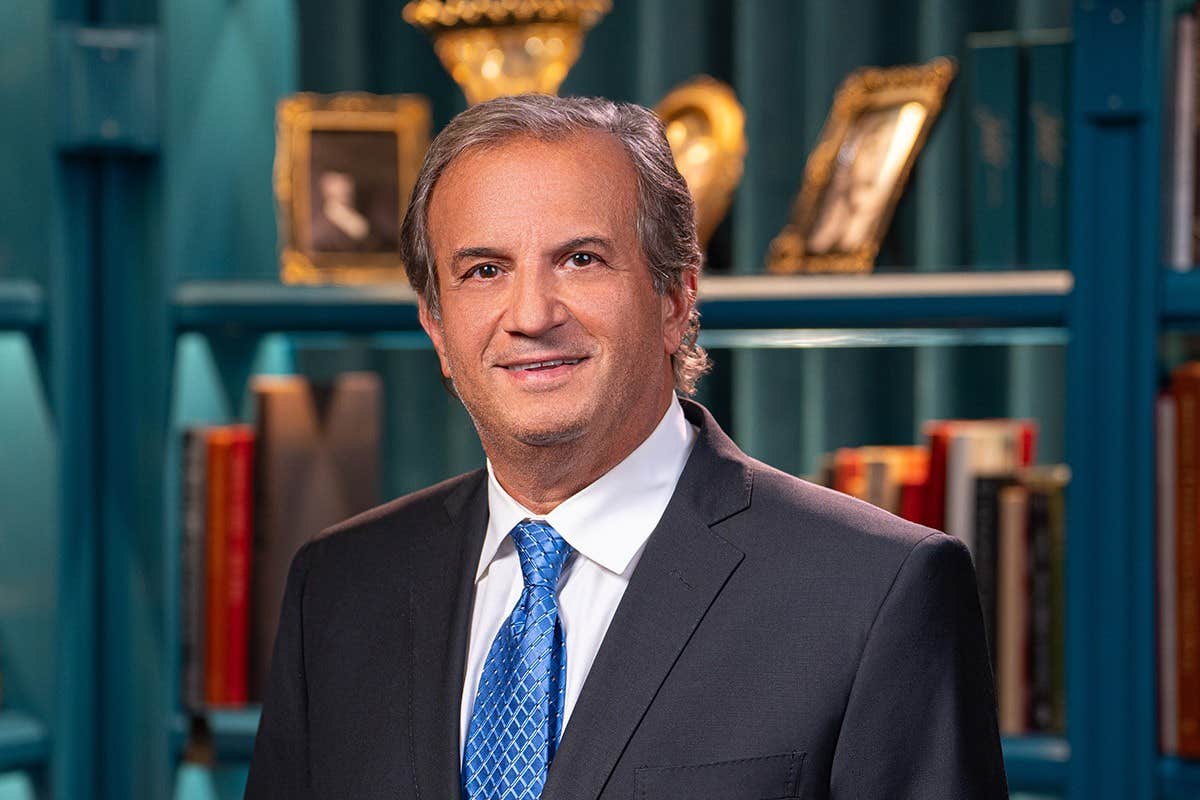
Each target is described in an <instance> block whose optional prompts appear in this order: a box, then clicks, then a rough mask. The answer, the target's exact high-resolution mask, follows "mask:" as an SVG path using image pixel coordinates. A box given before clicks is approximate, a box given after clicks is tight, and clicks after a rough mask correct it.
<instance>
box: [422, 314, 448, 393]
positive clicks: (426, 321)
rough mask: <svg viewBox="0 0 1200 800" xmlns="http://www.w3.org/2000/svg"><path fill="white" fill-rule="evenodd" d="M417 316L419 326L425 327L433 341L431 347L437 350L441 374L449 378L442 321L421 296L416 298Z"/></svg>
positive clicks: (430, 339)
mask: <svg viewBox="0 0 1200 800" xmlns="http://www.w3.org/2000/svg"><path fill="white" fill-rule="evenodd" d="M417 317H418V318H419V319H420V320H421V327H422V328H424V329H425V333H426V335H428V336H429V341H431V342H433V349H434V350H435V351H437V357H438V361H439V362H440V363H441V365H442V376H443V377H446V378H449V377H450V363H449V362H448V361H446V341H445V338H444V337H443V336H442V323H441V322H439V321H438V320H437V319H435V318H434V316H433V312H432V311H430V310H429V306H428V305H426V304H425V299H424V298H422V297H418V298H417Z"/></svg>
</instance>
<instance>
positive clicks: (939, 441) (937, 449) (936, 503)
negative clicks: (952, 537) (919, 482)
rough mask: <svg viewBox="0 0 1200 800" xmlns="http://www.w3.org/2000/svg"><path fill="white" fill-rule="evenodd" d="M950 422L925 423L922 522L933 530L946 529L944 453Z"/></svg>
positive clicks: (946, 448) (948, 440)
mask: <svg viewBox="0 0 1200 800" xmlns="http://www.w3.org/2000/svg"><path fill="white" fill-rule="evenodd" d="M950 427H951V425H950V423H949V422H946V421H944V420H935V421H933V422H929V423H926V425H925V437H926V438H927V439H928V440H929V478H928V480H927V481H926V484H925V492H924V494H925V518H924V519H923V520H922V522H923V523H924V524H925V525H927V526H929V527H930V528H933V529H934V530H938V531H944V530H946V453H947V451H948V449H949V446H950Z"/></svg>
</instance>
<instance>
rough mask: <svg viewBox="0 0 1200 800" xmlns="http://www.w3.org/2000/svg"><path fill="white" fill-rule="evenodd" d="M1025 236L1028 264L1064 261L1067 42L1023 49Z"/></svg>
mask: <svg viewBox="0 0 1200 800" xmlns="http://www.w3.org/2000/svg"><path fill="white" fill-rule="evenodd" d="M1027 58H1028V70H1027V74H1028V78H1029V82H1028V87H1027V88H1028V98H1027V109H1028V114H1027V116H1026V119H1025V123H1026V124H1025V132H1024V135H1025V147H1024V153H1025V180H1024V191H1025V203H1024V208H1023V213H1024V214H1025V235H1026V236H1027V237H1028V238H1027V244H1026V255H1027V258H1028V263H1029V265H1030V266H1032V267H1037V268H1042V269H1047V268H1056V269H1057V268H1061V267H1062V265H1063V264H1066V263H1067V206H1066V198H1067V164H1068V160H1067V119H1068V117H1067V113H1066V110H1067V101H1068V98H1069V97H1070V64H1071V45H1070V43H1069V42H1054V43H1045V44H1035V45H1032V46H1030V47H1029V49H1028V51H1027Z"/></svg>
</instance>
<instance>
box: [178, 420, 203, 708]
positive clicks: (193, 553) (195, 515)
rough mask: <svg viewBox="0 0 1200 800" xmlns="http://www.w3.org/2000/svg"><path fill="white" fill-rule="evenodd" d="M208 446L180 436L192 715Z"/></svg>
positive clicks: (186, 681) (199, 437)
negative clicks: (181, 438) (181, 446)
mask: <svg viewBox="0 0 1200 800" xmlns="http://www.w3.org/2000/svg"><path fill="white" fill-rule="evenodd" d="M207 472H208V445H207V442H206V440H205V436H204V431H203V430H201V429H194V428H193V429H189V430H187V431H185V432H184V434H183V543H182V547H181V548H180V551H181V552H180V554H181V564H180V573H181V576H180V577H181V580H180V584H181V586H182V588H183V602H182V604H181V605H182V619H181V620H180V623H181V630H182V636H181V639H182V648H183V651H182V653H181V662H182V668H183V669H182V673H183V704H184V707H185V708H187V709H189V710H191V711H199V710H200V709H201V708H203V707H204V603H205V599H204V581H205V568H204V566H205V552H206V551H205V547H206V542H205V524H206V523H205V520H206V514H205V506H206V505H207V504H208V499H207V497H208V496H207V488H206V487H207V482H206V478H207Z"/></svg>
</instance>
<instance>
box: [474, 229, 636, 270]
mask: <svg viewBox="0 0 1200 800" xmlns="http://www.w3.org/2000/svg"><path fill="white" fill-rule="evenodd" d="M581 247H598V248H604V249H608V250H610V251H611V250H612V249H613V242H612V239H609V238H608V237H606V236H576V237H575V238H573V239H568V240H567V241H565V242H563V243H561V244H559V245H555V246H554V247H553V248H551V250H550V252H552V253H554V254H556V255H557V254H559V253H565V252H568V251H570V250H578V249H579V248H581ZM473 258H495V259H506V258H508V256H507V254H506V253H505V251H503V250H500V249H497V248H495V247H484V246H475V247H460V248H458V249H457V250H455V251H454V253H453V255H451V256H450V265H451V267H452V268H453V267H454V266H457V265H458V264H459V263H461V262H463V261H467V260H469V259H473Z"/></svg>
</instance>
